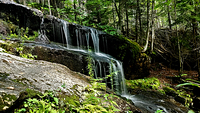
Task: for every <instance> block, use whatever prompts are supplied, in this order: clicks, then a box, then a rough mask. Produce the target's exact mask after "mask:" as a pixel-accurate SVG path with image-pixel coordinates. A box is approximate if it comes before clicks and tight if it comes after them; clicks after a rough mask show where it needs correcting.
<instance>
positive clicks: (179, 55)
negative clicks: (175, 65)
mask: <svg viewBox="0 0 200 113" xmlns="http://www.w3.org/2000/svg"><path fill="white" fill-rule="evenodd" d="M174 13H175V20H176V18H177V17H176V0H174ZM176 37H177V41H178V58H179V75H181V74H182V73H183V59H182V56H181V46H180V39H179V36H178V28H177V24H176Z"/></svg>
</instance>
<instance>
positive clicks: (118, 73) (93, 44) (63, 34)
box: [54, 20, 182, 113]
mask: <svg viewBox="0 0 200 113" xmlns="http://www.w3.org/2000/svg"><path fill="white" fill-rule="evenodd" d="M57 24H58V25H59V26H58V25H55V29H56V30H57V31H54V33H55V36H56V37H55V39H56V40H57V41H58V42H61V41H63V42H62V43H63V45H64V46H66V49H68V50H73V51H78V52H84V54H85V53H86V54H88V55H89V56H91V57H92V63H93V67H94V68H93V69H94V77H95V78H106V76H107V75H112V76H111V77H110V78H109V79H107V78H106V79H104V80H103V82H105V83H106V85H107V86H108V87H110V88H111V89H113V90H114V91H115V92H116V93H117V94H119V95H121V96H123V97H125V98H127V99H130V100H132V102H133V103H134V105H135V106H136V107H138V108H140V109H141V110H142V111H144V112H155V111H157V110H163V112H165V113H170V109H166V108H168V106H164V102H165V101H164V100H161V101H160V104H158V100H157V98H155V99H154V98H152V97H149V96H144V95H139V94H136V95H130V94H129V93H128V91H127V89H126V83H125V77H124V71H123V66H122V64H123V63H122V62H121V61H118V60H117V59H115V58H114V57H112V56H110V55H109V54H105V53H108V48H107V39H106V38H105V37H104V36H105V35H104V36H101V34H102V33H103V32H101V31H98V30H96V29H94V28H91V27H86V26H81V25H74V24H73V25H72V24H69V23H68V22H66V21H64V20H60V21H58V23H57ZM70 26H71V27H70ZM59 30H60V31H59ZM69 31H70V32H69ZM109 43H110V42H109ZM65 44H66V45H65ZM101 51H103V52H101ZM178 111H181V110H178ZM181 112H182V111H181Z"/></svg>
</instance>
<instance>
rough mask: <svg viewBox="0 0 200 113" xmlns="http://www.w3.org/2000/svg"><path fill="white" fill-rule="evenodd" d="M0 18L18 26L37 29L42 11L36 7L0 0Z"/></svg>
mask: <svg viewBox="0 0 200 113" xmlns="http://www.w3.org/2000/svg"><path fill="white" fill-rule="evenodd" d="M0 12H1V13H5V14H6V15H5V14H1V13H0V18H3V19H7V17H9V21H11V22H13V23H14V24H16V25H19V27H24V28H26V27H28V28H30V29H32V30H38V29H39V28H40V23H41V20H42V18H43V13H42V12H41V11H40V10H38V9H33V8H30V7H27V6H25V5H21V4H17V3H15V2H12V1H9V0H0Z"/></svg>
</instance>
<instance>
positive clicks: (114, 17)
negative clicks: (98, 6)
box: [112, 0, 116, 28]
mask: <svg viewBox="0 0 200 113" xmlns="http://www.w3.org/2000/svg"><path fill="white" fill-rule="evenodd" d="M113 1H114V0H113ZM114 9H115V8H114V2H113V4H112V11H113V21H114V28H116V26H115V23H116V21H115V19H116V16H115V10H114Z"/></svg>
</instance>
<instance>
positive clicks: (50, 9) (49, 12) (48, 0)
mask: <svg viewBox="0 0 200 113" xmlns="http://www.w3.org/2000/svg"><path fill="white" fill-rule="evenodd" d="M48 6H49V15H51V4H50V0H48Z"/></svg>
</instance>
